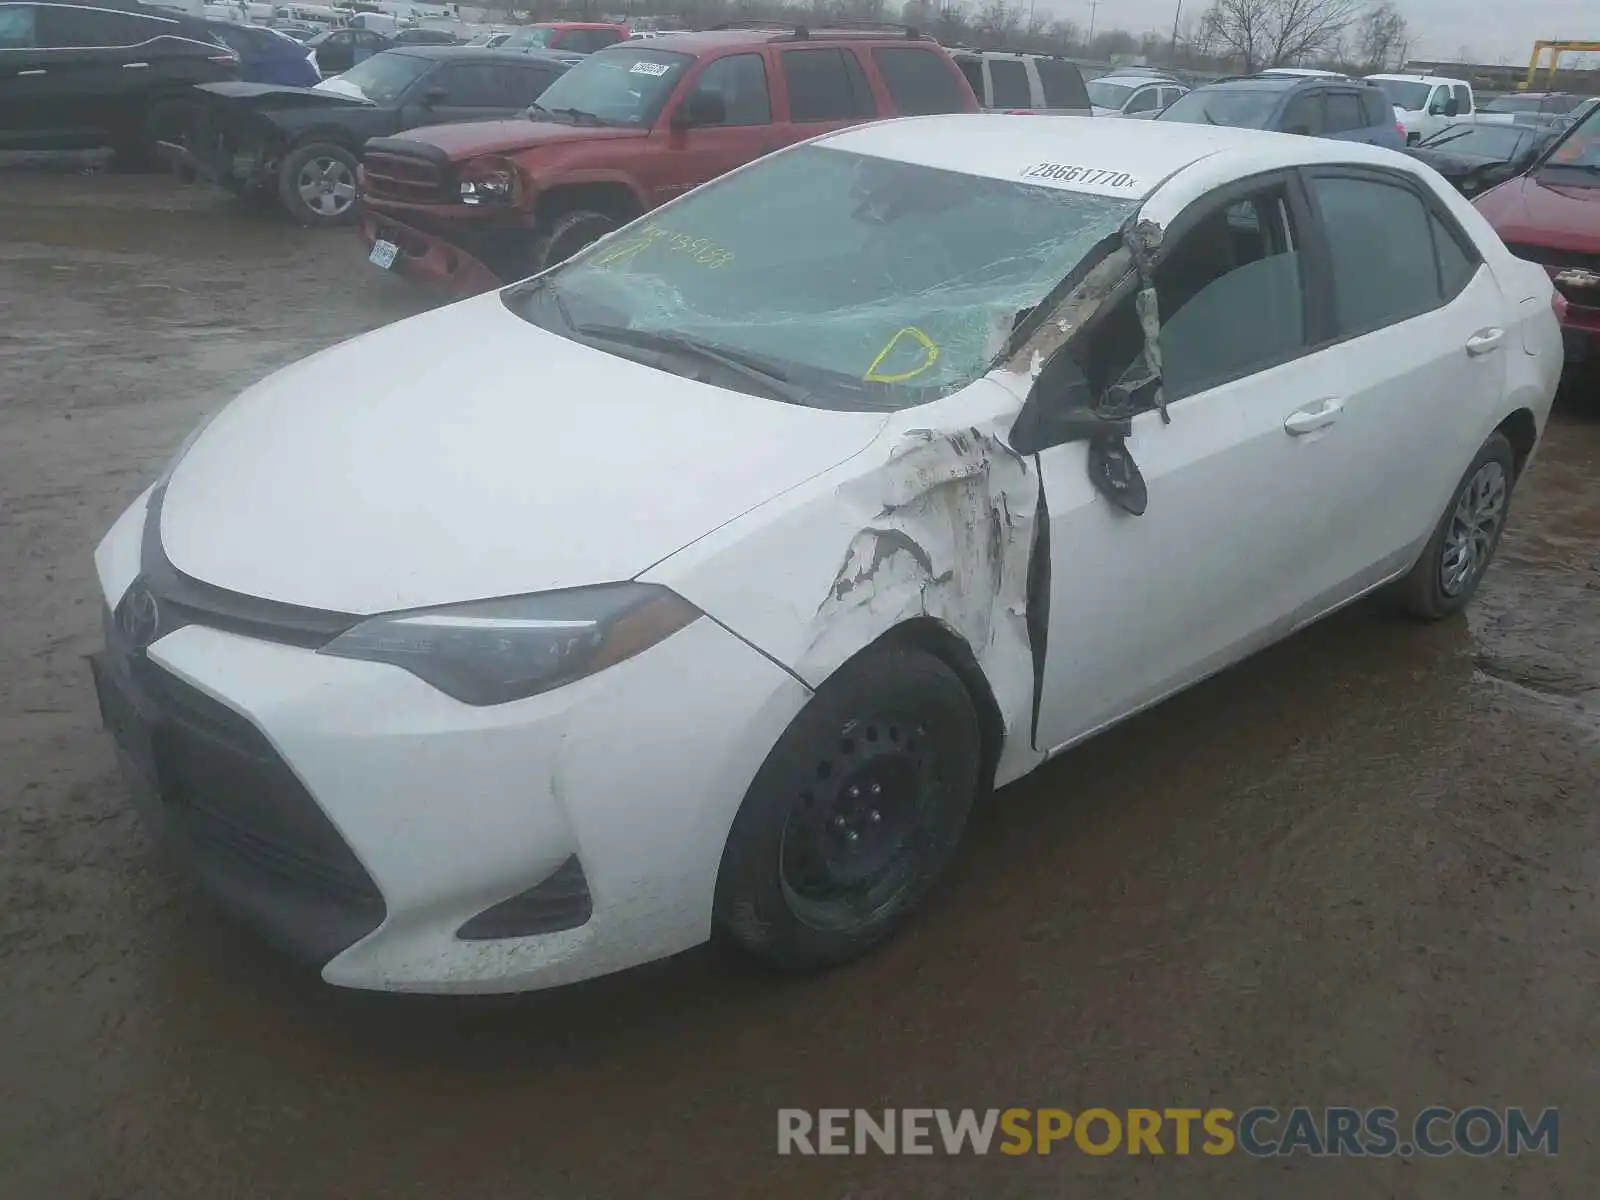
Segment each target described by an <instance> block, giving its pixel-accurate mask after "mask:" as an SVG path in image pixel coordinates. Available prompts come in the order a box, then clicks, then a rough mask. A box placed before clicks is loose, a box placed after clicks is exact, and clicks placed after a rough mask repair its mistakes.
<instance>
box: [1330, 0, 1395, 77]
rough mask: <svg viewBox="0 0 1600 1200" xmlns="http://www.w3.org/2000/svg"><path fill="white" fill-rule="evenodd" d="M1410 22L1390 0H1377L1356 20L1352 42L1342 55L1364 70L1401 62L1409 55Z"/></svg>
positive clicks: (1388, 66)
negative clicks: (1377, 0)
mask: <svg viewBox="0 0 1600 1200" xmlns="http://www.w3.org/2000/svg"><path fill="white" fill-rule="evenodd" d="M1411 41H1412V38H1411V25H1410V23H1409V22H1408V21H1407V20H1406V18H1405V14H1404V13H1402V12H1401V11H1400V10H1399V9H1398V8H1396V7H1395V6H1394V3H1393V0H1380V3H1378V4H1374V5H1373V6H1372V7H1371V8H1369V9H1367V11H1366V12H1364V13H1362V14H1361V17H1360V19H1359V20H1358V21H1357V22H1356V26H1355V31H1354V35H1353V41H1352V46H1351V48H1350V50H1348V51H1346V53H1345V54H1344V55H1342V56H1341V57H1342V58H1345V59H1346V60H1347V61H1349V62H1353V63H1357V64H1359V65H1360V66H1362V67H1364V68H1365V69H1366V70H1367V71H1368V72H1372V71H1384V70H1387V69H1388V68H1390V67H1403V66H1405V63H1406V59H1408V58H1410V57H1411Z"/></svg>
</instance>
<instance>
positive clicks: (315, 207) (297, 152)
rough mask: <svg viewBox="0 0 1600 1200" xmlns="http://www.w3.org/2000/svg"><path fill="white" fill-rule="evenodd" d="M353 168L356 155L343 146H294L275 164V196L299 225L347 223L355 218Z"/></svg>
mask: <svg viewBox="0 0 1600 1200" xmlns="http://www.w3.org/2000/svg"><path fill="white" fill-rule="evenodd" d="M356 169H357V164H356V156H355V155H354V154H352V153H350V151H348V150H346V149H345V148H344V147H343V146H336V145H334V144H333V143H332V142H311V143H309V144H307V145H304V146H297V147H295V149H294V150H292V151H290V153H289V154H288V155H287V156H286V157H285V158H284V160H283V165H282V166H281V167H279V168H278V198H279V199H280V200H281V201H282V202H283V207H284V208H285V209H286V210H288V213H289V215H290V216H291V217H293V218H294V219H295V220H297V221H299V222H300V223H301V224H302V225H311V226H325V227H332V226H335V225H348V224H350V222H352V221H354V220H355V219H356Z"/></svg>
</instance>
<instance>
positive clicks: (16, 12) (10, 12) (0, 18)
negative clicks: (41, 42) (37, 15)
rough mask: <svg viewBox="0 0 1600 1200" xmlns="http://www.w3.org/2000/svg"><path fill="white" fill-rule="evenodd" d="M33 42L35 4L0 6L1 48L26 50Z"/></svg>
mask: <svg viewBox="0 0 1600 1200" xmlns="http://www.w3.org/2000/svg"><path fill="white" fill-rule="evenodd" d="M33 44H34V37H33V6H32V5H31V4H13V5H10V6H9V7H6V8H0V49H5V50H26V49H28V48H30V47H31V46H32V45H33Z"/></svg>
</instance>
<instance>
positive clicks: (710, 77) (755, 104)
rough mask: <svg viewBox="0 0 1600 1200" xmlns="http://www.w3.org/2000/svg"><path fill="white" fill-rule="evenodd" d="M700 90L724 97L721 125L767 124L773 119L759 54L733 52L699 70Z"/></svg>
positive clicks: (698, 85)
mask: <svg viewBox="0 0 1600 1200" xmlns="http://www.w3.org/2000/svg"><path fill="white" fill-rule="evenodd" d="M694 90H695V91H697V92H707V93H711V94H714V95H718V96H721V97H722V105H723V113H724V115H723V119H722V121H721V122H720V124H722V125H766V124H769V123H770V122H771V120H772V101H771V99H770V98H769V96H768V94H767V67H766V63H765V62H763V61H762V58H761V55H759V54H730V55H728V56H727V57H726V58H719V59H717V60H716V61H715V62H713V63H711V64H710V65H709V66H707V67H706V69H705V70H704V71H702V72H700V78H699V80H698V81H696V83H695V85H694Z"/></svg>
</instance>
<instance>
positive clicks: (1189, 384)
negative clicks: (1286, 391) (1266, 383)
mask: <svg viewBox="0 0 1600 1200" xmlns="http://www.w3.org/2000/svg"><path fill="white" fill-rule="evenodd" d="M1297 245H1298V239H1297V238H1296V236H1295V230H1294V228H1293V225H1292V222H1291V220H1290V216H1289V203H1288V197H1287V195H1286V194H1285V192H1284V190H1283V189H1282V188H1281V187H1273V188H1267V189H1263V190H1262V191H1260V192H1257V193H1254V194H1253V195H1251V196H1248V197H1246V198H1243V199H1240V200H1236V201H1233V202H1232V203H1229V204H1227V205H1225V206H1223V207H1221V208H1217V209H1215V210H1213V211H1212V212H1210V213H1208V214H1206V215H1205V216H1203V217H1201V218H1200V220H1199V221H1198V222H1196V223H1195V224H1193V225H1191V226H1189V228H1188V229H1187V230H1186V231H1185V232H1184V233H1183V234H1182V235H1181V236H1180V237H1179V239H1178V241H1177V242H1176V243H1175V244H1174V245H1173V246H1172V247H1171V248H1170V249H1169V250H1168V251H1167V253H1166V255H1165V257H1164V258H1163V259H1162V261H1161V262H1160V263H1159V264H1158V265H1157V267H1156V271H1155V285H1156V300H1157V304H1158V307H1159V310H1160V314H1161V333H1160V347H1161V366H1162V387H1163V391H1164V394H1165V397H1166V399H1167V400H1169V401H1172V400H1179V399H1182V398H1183V397H1185V396H1192V395H1194V394H1195V393H1196V392H1200V391H1204V390H1206V389H1207V388H1211V387H1215V386H1217V385H1219V384H1222V383H1225V382H1227V381H1229V380H1232V379H1239V378H1242V377H1243V376H1245V375H1249V374H1252V373H1254V372H1256V371H1260V370H1264V369H1265V368H1267V367H1269V366H1272V365H1273V364H1275V363H1280V362H1284V361H1286V360H1287V359H1290V358H1292V357H1294V356H1295V354H1296V353H1297V352H1299V351H1302V350H1304V349H1305V347H1306V321H1305V303H1304V300H1303V298H1302V290H1301V263H1300V252H1299V250H1298V249H1297ZM1093 341H1094V342H1096V343H1098V345H1097V346H1096V347H1094V348H1093V349H1089V350H1088V353H1089V354H1090V355H1091V356H1092V357H1091V361H1089V362H1087V363H1086V364H1085V367H1086V369H1085V372H1084V373H1085V375H1086V376H1087V377H1088V378H1089V379H1090V381H1091V383H1094V384H1096V385H1101V381H1109V379H1110V378H1111V377H1113V376H1115V374H1116V372H1117V370H1119V369H1122V368H1127V372H1126V374H1124V375H1123V377H1122V379H1121V382H1122V383H1123V384H1125V385H1129V384H1131V383H1132V382H1134V377H1135V376H1138V375H1141V374H1142V373H1143V367H1142V364H1141V363H1139V362H1136V361H1135V360H1136V356H1137V355H1138V353H1139V351H1140V348H1141V347H1142V346H1143V343H1144V335H1143V331H1142V330H1141V329H1140V327H1139V321H1138V317H1137V315H1136V313H1135V310H1134V303H1133V297H1131V296H1130V297H1128V298H1127V299H1126V300H1125V301H1123V302H1122V304H1120V305H1119V306H1118V310H1117V311H1116V312H1115V313H1113V314H1112V315H1111V317H1109V318H1108V319H1107V321H1106V322H1105V324H1104V326H1103V327H1102V328H1101V329H1097V330H1095V331H1094V338H1093ZM1102 359H1103V360H1104V361H1101V360H1102ZM1129 363H1133V364H1134V365H1133V366H1132V367H1129V366H1128V364H1129ZM1107 368H1111V369H1110V370H1108V369H1107ZM1113 395H1115V394H1113ZM1113 403H1115V401H1113ZM1133 407H1134V408H1135V409H1140V408H1144V407H1148V399H1147V398H1146V399H1143V400H1141V401H1140V402H1138V403H1135V404H1134V405H1133Z"/></svg>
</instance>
